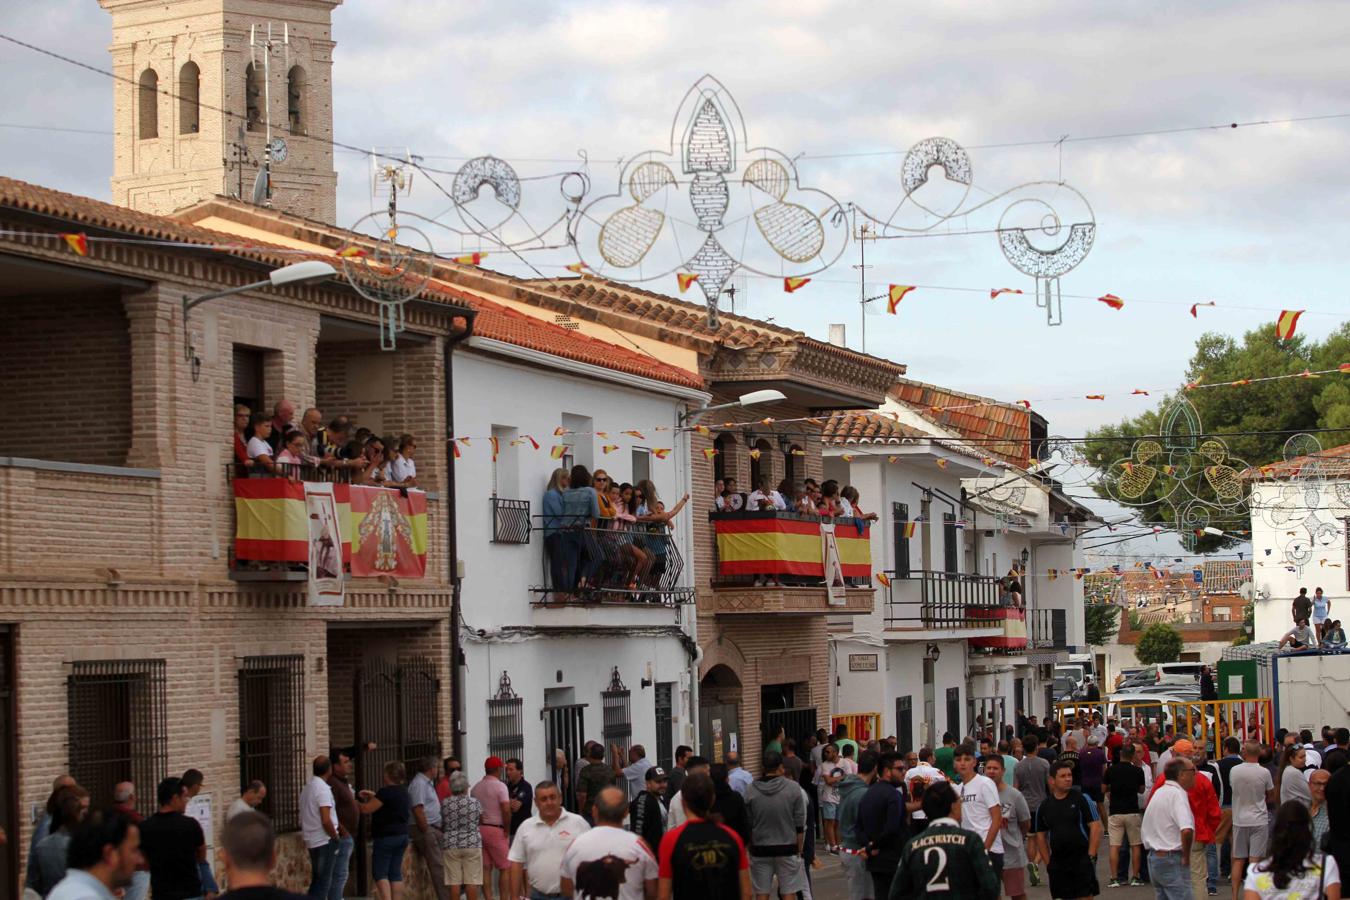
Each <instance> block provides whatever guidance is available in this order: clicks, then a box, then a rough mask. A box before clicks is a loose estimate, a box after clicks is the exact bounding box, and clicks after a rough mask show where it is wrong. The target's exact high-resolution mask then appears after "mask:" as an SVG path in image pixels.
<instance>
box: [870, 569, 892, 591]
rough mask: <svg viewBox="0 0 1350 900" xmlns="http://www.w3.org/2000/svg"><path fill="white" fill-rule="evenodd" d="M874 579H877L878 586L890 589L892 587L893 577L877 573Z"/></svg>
mask: <svg viewBox="0 0 1350 900" xmlns="http://www.w3.org/2000/svg"><path fill="white" fill-rule="evenodd" d="M872 577H873V578H875V579H876V581H877V584H879V585H881V586H882V587H884V588H888V587H890V586H891V576H889V575H887V574H886V573H885V572H877V573H876V574H875V575H873V576H872Z"/></svg>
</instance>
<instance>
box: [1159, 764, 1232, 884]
mask: <svg viewBox="0 0 1350 900" xmlns="http://www.w3.org/2000/svg"><path fill="white" fill-rule="evenodd" d="M1172 756H1173V758H1176V757H1179V756H1189V757H1191V758H1192V759H1193V760H1195V762H1196V767H1197V771H1196V773H1195V783H1194V784H1192V785H1191V789H1190V790H1189V791H1187V792H1186V795H1187V799H1189V800H1190V801H1191V815H1192V816H1194V817H1195V839H1194V840H1193V841H1192V842H1191V896H1193V897H1196V898H1197V900H1198V898H1200V897H1204V896H1205V895H1206V892H1205V879H1206V878H1207V877H1208V875H1209V867H1208V864H1207V863H1206V861H1205V860H1206V853H1207V852H1208V849H1209V845H1210V844H1212V843H1214V833H1215V831H1216V830H1217V829H1218V827H1219V795H1218V793H1217V792H1216V791H1215V790H1214V783H1213V782H1212V781H1210V780H1209V778H1208V777H1206V775H1205V774H1203V772H1202V771H1200V770H1199V764H1200V763H1201V762H1204V757H1205V751H1204V750H1203V749H1201V750H1197V749H1196V747H1195V745H1194V744H1192V743H1191V742H1190V741H1188V740H1186V739H1185V738H1182V739H1181V740H1179V741H1177V742H1176V743H1175V744H1173V745H1172ZM1163 780H1164V777H1163V776H1162V775H1161V774H1160V775H1159V776H1158V780H1157V781H1155V782H1154V783H1153V790H1154V791H1156V790H1157V789H1158V788H1160V787H1162V783H1163ZM1152 796H1153V794H1152V793H1151V792H1150V794H1149V797H1150V798H1151V797H1152Z"/></svg>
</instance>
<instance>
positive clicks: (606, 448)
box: [600, 444, 619, 456]
mask: <svg viewBox="0 0 1350 900" xmlns="http://www.w3.org/2000/svg"><path fill="white" fill-rule="evenodd" d="M618 449H619V445H618V444H606V445H605V446H603V447H601V448H600V452H601V453H604V454H605V455H606V456H608V455H609V454H611V453H613V452H614V451H615V450H618Z"/></svg>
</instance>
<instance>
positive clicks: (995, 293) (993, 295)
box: [989, 288, 1022, 300]
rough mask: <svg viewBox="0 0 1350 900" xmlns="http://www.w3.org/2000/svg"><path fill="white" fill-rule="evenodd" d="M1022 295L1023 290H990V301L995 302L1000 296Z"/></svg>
mask: <svg viewBox="0 0 1350 900" xmlns="http://www.w3.org/2000/svg"><path fill="white" fill-rule="evenodd" d="M1020 293H1022V289H1021V288H990V289H989V299H990V300H994V299H996V298H997V297H998V295H999V294H1020Z"/></svg>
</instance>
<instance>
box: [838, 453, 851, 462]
mask: <svg viewBox="0 0 1350 900" xmlns="http://www.w3.org/2000/svg"><path fill="white" fill-rule="evenodd" d="M840 459H842V460H843V461H844V462H853V454H852V453H845V454H844V455H843V456H841V457H840Z"/></svg>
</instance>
